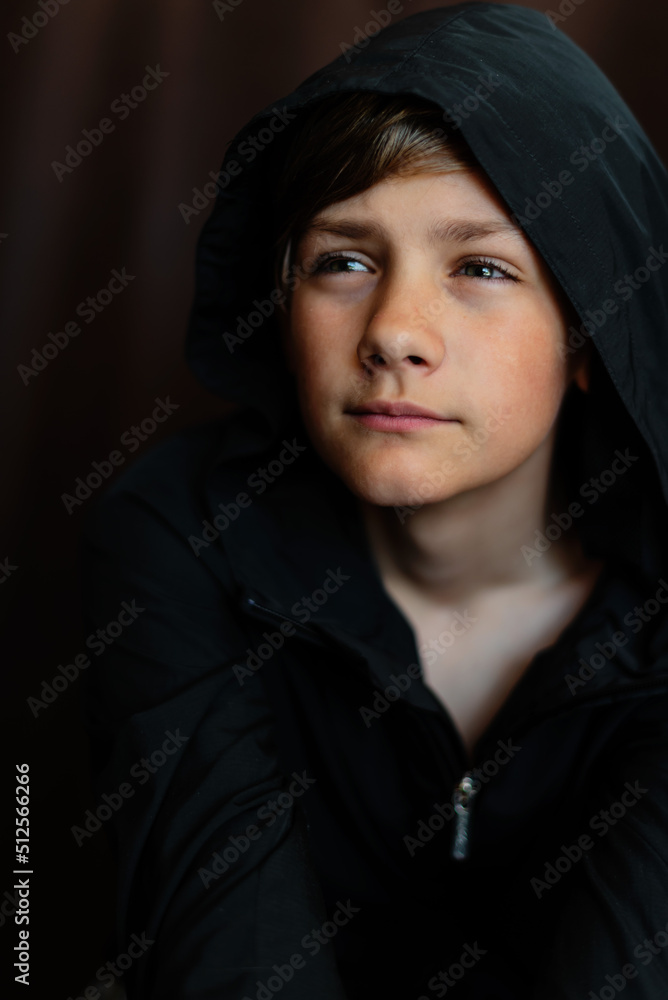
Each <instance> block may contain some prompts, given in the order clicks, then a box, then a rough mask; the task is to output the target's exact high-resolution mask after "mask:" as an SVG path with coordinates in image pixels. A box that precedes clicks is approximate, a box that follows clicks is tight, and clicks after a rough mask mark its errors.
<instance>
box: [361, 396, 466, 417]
mask: <svg viewBox="0 0 668 1000" xmlns="http://www.w3.org/2000/svg"><path fill="white" fill-rule="evenodd" d="M348 412H349V413H385V414H387V416H390V417H407V416H410V417H428V418H429V419H430V420H452V419H454V418H453V417H443V416H441V414H440V413H436V412H435V410H429V409H427V407H426V406H420V405H419V404H418V403H411V402H409V401H406V402H395V403H392V402H389V401H388V400H384V399H377V400H373V401H372V402H370V403H361V404H360V405H359V406H353V407H351V409H350V410H349V411H348Z"/></svg>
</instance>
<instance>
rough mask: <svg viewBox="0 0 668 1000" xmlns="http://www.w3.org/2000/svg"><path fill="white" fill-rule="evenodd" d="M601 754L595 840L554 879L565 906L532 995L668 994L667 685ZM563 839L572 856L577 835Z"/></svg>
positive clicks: (590, 831) (571, 998)
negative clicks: (558, 881) (573, 838)
mask: <svg viewBox="0 0 668 1000" xmlns="http://www.w3.org/2000/svg"><path fill="white" fill-rule="evenodd" d="M604 756H605V760H604V761H603V762H602V768H601V770H600V772H599V774H598V775H597V776H596V779H595V781H593V782H592V784H591V786H590V805H589V806H588V809H587V813H586V815H585V816H584V818H583V819H582V821H581V823H580V831H579V832H580V834H581V835H583V836H585V837H588V838H589V840H586V839H584V840H583V841H582V842H581V845H582V846H583V847H585V848H586V849H585V850H584V851H582V856H581V857H580V858H579V859H577V860H574V861H573V863H572V867H571V868H570V870H568V871H565V873H564V874H563V876H562V880H561V881H562V883H563V886H561V887H560V886H557V888H562V893H563V895H562V905H561V907H560V910H559V917H558V920H557V924H556V932H555V934H554V936H553V940H552V941H551V943H550V946H549V948H548V949H547V954H548V955H549V959H548V961H547V962H546V965H545V968H544V969H542V970H541V972H540V974H539V977H538V978H539V981H538V983H537V985H536V988H535V990H534V993H533V994H532V998H533V1000H581V998H584V997H592V996H593V997H597V998H598V997H613V996H617V994H618V993H620V992H621V991H623V990H624V989H625V988H626V986H629V987H630V989H629V993H628V995H629V996H633V998H634V1000H657V998H658V997H663V996H668V697H667V696H666V694H665V691H664V693H662V694H658V695H656V696H652V695H651V694H650V695H649V696H648V694H647V693H645V695H644V697H643V699H642V701H641V703H640V704H639V705H638V704H636V707H635V708H634V709H633V711H631V712H630V713H629V715H628V717H627V720H626V722H625V723H624V725H623V726H621V727H620V731H619V733H618V735H617V738H615V740H614V746H610V747H608V748H606V749H605V751H604ZM589 842H591V845H590V843H589ZM566 846H567V847H569V848H570V849H571V857H572V858H575V857H576V853H575V851H574V842H573V841H572V842H571V843H570V844H567V845H566ZM562 864H563V863H562ZM564 867H565V865H564ZM539 905H540V904H539Z"/></svg>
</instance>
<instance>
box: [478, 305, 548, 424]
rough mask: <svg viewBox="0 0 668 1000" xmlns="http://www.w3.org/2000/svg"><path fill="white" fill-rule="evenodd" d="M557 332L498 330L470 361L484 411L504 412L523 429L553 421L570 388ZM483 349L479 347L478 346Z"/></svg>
mask: <svg viewBox="0 0 668 1000" xmlns="http://www.w3.org/2000/svg"><path fill="white" fill-rule="evenodd" d="M558 342H559V340H558V337H557V334H556V332H555V331H554V329H553V328H552V326H550V325H548V326H545V324H544V322H543V325H542V326H541V325H540V324H539V323H537V322H536V323H531V322H528V323H527V322H525V324H523V326H522V328H518V326H517V325H516V324H515V325H514V326H512V327H507V328H501V327H499V328H498V329H497V336H496V337H494V338H489V337H487V338H486V344H485V346H484V349H482V350H476V352H475V358H469V359H468V360H469V362H471V361H473V360H474V361H475V365H471V374H472V377H474V379H475V383H476V384H477V385H478V387H479V389H480V391H481V396H482V397H483V399H482V401H483V406H484V405H485V401H486V402H487V404H488V405H494V406H496V407H498V406H502V407H503V408H504V409H505V410H506V411H508V412H509V414H511V415H512V416H511V420H512V422H513V424H515V425H516V426H517V427H518V429H519V428H521V426H522V423H523V422H524V421H527V420H531V421H534V422H536V421H538V422H545V421H551V419H552V417H553V415H554V411H555V410H556V409H558V406H559V404H560V402H561V398H562V396H563V392H564V388H565V366H564V363H563V361H562V360H561V358H560V355H559V352H558V350H557V344H558ZM478 343H479V345H480V342H478Z"/></svg>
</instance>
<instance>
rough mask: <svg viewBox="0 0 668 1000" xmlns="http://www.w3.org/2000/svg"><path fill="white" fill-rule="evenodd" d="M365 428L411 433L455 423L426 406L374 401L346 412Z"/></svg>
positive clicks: (381, 400) (455, 421)
mask: <svg viewBox="0 0 668 1000" xmlns="http://www.w3.org/2000/svg"><path fill="white" fill-rule="evenodd" d="M346 412H347V413H349V414H350V415H351V416H352V417H354V418H355V419H356V420H358V421H359V422H360V423H362V424H364V425H365V427H369V428H371V429H372V430H377V431H411V430H421V429H424V428H425V427H430V426H431V427H435V426H436V425H437V424H445V423H457V422H458V421H457V420H456V418H454V417H444V416H441V414H440V413H436V412H435V411H434V410H430V409H428V408H427V407H426V406H420V405H419V404H418V403H411V402H409V401H402V402H390V401H388V400H383V399H380V400H374V401H372V402H370V403H361V404H359V405H358V406H354V407H352V408H351V409H350V410H348V411H346Z"/></svg>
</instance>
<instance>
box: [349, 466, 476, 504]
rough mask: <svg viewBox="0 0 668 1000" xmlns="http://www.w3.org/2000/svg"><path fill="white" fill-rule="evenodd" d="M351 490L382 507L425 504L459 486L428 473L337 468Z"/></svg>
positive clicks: (451, 492)
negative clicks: (435, 480)
mask: <svg viewBox="0 0 668 1000" xmlns="http://www.w3.org/2000/svg"><path fill="white" fill-rule="evenodd" d="M337 472H338V474H339V476H340V477H341V479H342V480H343V482H344V483H345V484H346V486H347V487H348V489H349V490H350V491H351V493H354V494H355V496H356V497H358V498H359V499H360V500H364V501H366V502H367V503H370V504H374V505H375V506H378V507H421V506H423V505H424V504H426V503H435V502H438V501H439V500H445V499H447V498H448V497H450V496H452V495H453V494H454V493H456V492H458V489H457V486H455V484H454V483H453V484H451V485H450V487H448V484H446V483H439V484H436V483H435V482H434V480H433V478H430V477H428V476H426V475H423V476H419V475H411V474H409V473H403V474H396V473H395V474H393V475H390V474H388V473H384V474H383V473H380V472H376V473H374V472H373V470H371V469H365V470H361V469H359V468H357V469H346V470H341V469H339V470H337Z"/></svg>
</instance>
